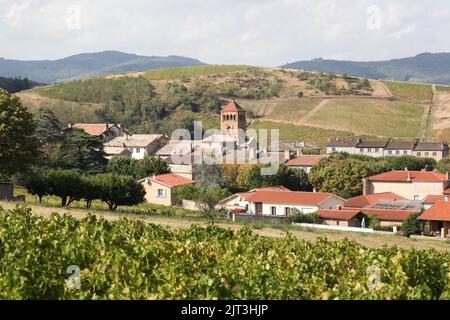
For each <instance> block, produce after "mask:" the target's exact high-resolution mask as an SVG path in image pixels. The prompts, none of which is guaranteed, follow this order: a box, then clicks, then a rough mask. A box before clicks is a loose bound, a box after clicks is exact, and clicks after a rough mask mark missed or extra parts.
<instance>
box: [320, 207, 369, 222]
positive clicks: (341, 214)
mask: <svg viewBox="0 0 450 320" xmlns="http://www.w3.org/2000/svg"><path fill="white" fill-rule="evenodd" d="M360 213H361V210H357V209H341V210H323V209H321V210H319V212H318V214H319V218H321V219H335V220H344V221H348V220H351V219H353V218H354V217H356V216H357V215H358V214H360Z"/></svg>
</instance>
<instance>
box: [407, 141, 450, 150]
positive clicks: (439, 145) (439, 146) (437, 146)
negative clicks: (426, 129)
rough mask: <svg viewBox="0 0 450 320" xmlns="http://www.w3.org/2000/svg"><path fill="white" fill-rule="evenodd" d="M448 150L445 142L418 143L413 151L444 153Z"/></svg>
mask: <svg viewBox="0 0 450 320" xmlns="http://www.w3.org/2000/svg"><path fill="white" fill-rule="evenodd" d="M445 148H448V145H447V144H446V143H445V142H419V143H417V146H416V148H415V149H414V151H444V149H445Z"/></svg>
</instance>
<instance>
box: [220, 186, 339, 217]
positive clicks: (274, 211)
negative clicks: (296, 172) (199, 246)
mask: <svg viewBox="0 0 450 320" xmlns="http://www.w3.org/2000/svg"><path fill="white" fill-rule="evenodd" d="M343 204H344V199H342V198H340V197H338V196H335V195H333V194H331V193H322V192H295V191H290V190H288V189H286V188H282V187H276V188H269V189H267V188H263V189H255V190H252V191H250V192H245V193H237V194H235V195H233V196H231V197H229V198H227V199H224V200H222V201H221V202H220V206H221V207H222V208H224V209H228V210H230V211H234V212H245V213H247V214H249V215H256V216H284V217H287V216H290V215H291V214H292V213H293V212H294V211H295V210H296V211H298V212H300V213H303V214H309V213H315V212H317V211H318V210H319V209H336V208H338V207H339V206H342V205H343Z"/></svg>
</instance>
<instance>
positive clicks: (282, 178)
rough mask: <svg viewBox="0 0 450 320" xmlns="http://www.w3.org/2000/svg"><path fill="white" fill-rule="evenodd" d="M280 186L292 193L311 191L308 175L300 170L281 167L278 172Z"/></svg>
mask: <svg viewBox="0 0 450 320" xmlns="http://www.w3.org/2000/svg"><path fill="white" fill-rule="evenodd" d="M279 174H280V175H279V177H278V178H279V182H280V185H283V186H285V187H286V188H288V189H289V190H292V191H311V190H312V188H311V185H310V183H309V178H308V174H307V173H306V172H305V171H304V170H302V169H294V168H289V167H287V166H284V165H283V166H281V167H280V171H279Z"/></svg>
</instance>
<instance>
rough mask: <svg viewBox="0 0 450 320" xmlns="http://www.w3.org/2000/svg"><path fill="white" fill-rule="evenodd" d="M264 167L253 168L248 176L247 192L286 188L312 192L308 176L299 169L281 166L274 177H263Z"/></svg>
mask: <svg viewBox="0 0 450 320" xmlns="http://www.w3.org/2000/svg"><path fill="white" fill-rule="evenodd" d="M262 168H263V167H262V166H259V165H255V166H252V167H251V168H250V170H249V172H248V175H247V182H246V185H247V190H251V189H256V188H262V187H273V186H285V187H286V188H288V189H290V190H292V191H311V190H312V188H311V185H310V183H309V179H308V175H307V174H306V173H305V172H304V171H303V170H299V169H293V168H289V167H287V166H286V165H284V164H281V165H280V166H279V168H278V171H277V172H276V173H275V174H274V175H263V173H262Z"/></svg>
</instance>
